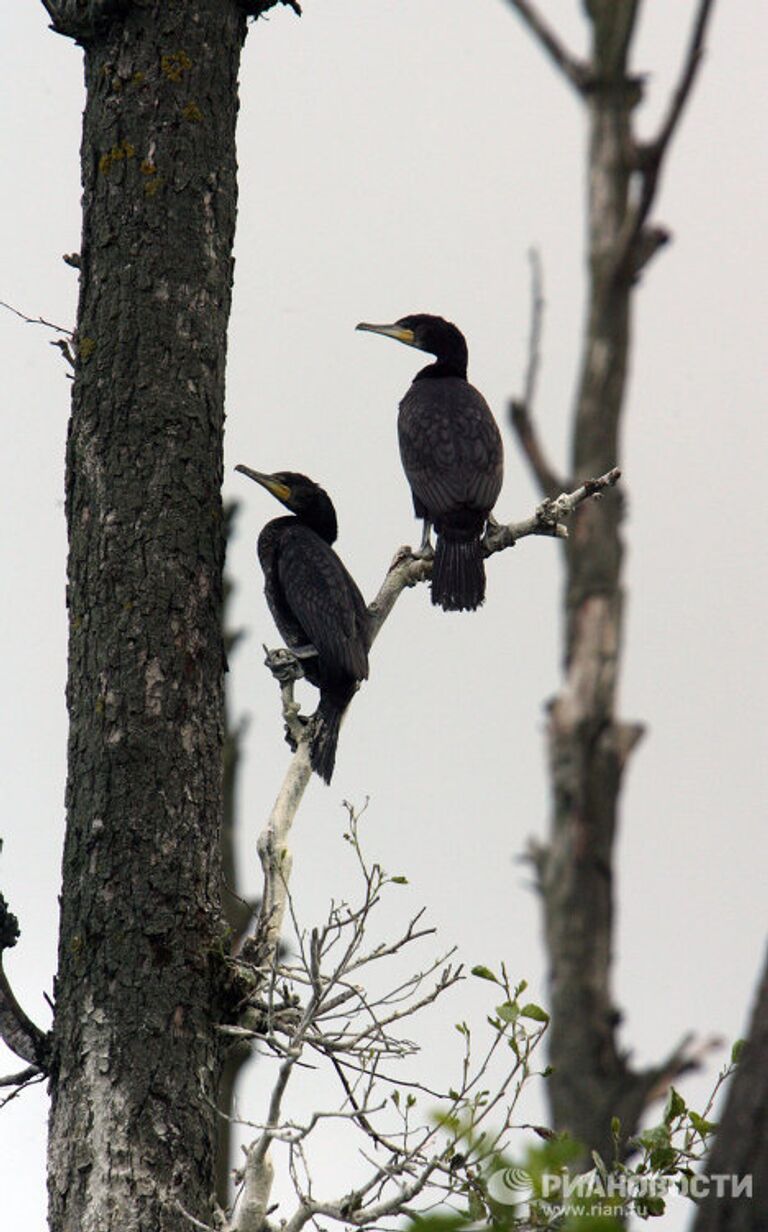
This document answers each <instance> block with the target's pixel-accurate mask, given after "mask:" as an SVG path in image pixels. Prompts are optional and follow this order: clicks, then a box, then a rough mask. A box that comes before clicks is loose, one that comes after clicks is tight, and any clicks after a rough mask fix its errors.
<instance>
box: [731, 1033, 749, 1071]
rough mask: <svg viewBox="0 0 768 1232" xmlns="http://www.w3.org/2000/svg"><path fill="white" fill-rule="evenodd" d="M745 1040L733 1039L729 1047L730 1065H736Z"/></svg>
mask: <svg viewBox="0 0 768 1232" xmlns="http://www.w3.org/2000/svg"><path fill="white" fill-rule="evenodd" d="M746 1042H747V1041H746V1040H743V1039H737V1040H735V1041H734V1045H733V1048H732V1049H731V1065H738V1063H739V1061H740V1060H741V1054H742V1052H743V1051H744V1045H745V1044H746Z"/></svg>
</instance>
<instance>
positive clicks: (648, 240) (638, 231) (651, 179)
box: [615, 0, 715, 277]
mask: <svg viewBox="0 0 768 1232" xmlns="http://www.w3.org/2000/svg"><path fill="white" fill-rule="evenodd" d="M714 5H715V0H699V5H698V9H697V11H696V16H695V18H694V22H693V26H692V28H691V37H690V39H689V42H688V48H687V51H686V55H685V59H684V60H683V65H682V68H681V70H680V76H679V78H678V83H677V86H676V88H675V90H674V93H673V95H672V98H671V99H670V104H669V108H668V110H667V114H666V116H665V118H664V120H663V121H662V123H661V127H660V129H659V132H658V135H657V136H656V137H655V138H654V139H653V140H652V141H650V142H648V143H647V144H646V145H643V146H641V147H639V148H638V151H637V157H638V171H639V174H640V180H641V187H640V196H639V200H638V202H637V204H636V205H635V206H634V208H632V209H630V210H628V212H627V217H626V220H625V225H624V227H623V229H622V235H621V236H620V238H619V241H618V243H617V257H616V266H615V267H616V271H617V273H618V274H620V275H621V274H625V273H628V272H629V273H631V275H632V276H633V277H635V276H636V275H637V273H638V272H639V270H640V269H642V268H643V267H644V266H645V265H646V264H647V263H648V261H649V260H650V259H651V257H652V256H654V254H655V253H656V252H657V251H658V249H659V248H660V247H661V246H662V245H663V244H665V243H667V241H668V239H669V233H668V232H667V231H666V230H665V229H664V228H659V227H655V228H650V229H649V230H648V229H646V228H645V222H646V219H647V218H648V215H649V213H650V211H651V207H652V205H653V202H654V200H655V199H656V193H657V190H658V186H659V177H660V175H661V169H662V165H663V163H664V158H665V155H666V153H667V150H668V148H669V144H670V142H671V140H672V138H673V136H674V134H675V132H676V130H677V127H678V125H679V123H680V120H681V118H682V115H683V112H684V110H685V106H686V103H687V102H688V99H689V97H690V94H691V90H692V89H693V85H694V82H695V80H696V76H697V74H698V71H699V67H700V65H701V62H702V60H703V57H704V43H705V39H706V33H707V26H708V24H709V19H710V17H711V15H712V10H713V9H714ZM638 249H639V251H638Z"/></svg>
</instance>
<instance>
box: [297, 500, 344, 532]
mask: <svg viewBox="0 0 768 1232" xmlns="http://www.w3.org/2000/svg"><path fill="white" fill-rule="evenodd" d="M323 497H324V498H325V499H318V500H316V501H315V502H314V503H313V504H312V506H311V507H310V508H309V509H303V510H302V512H301V513H299V514H296V520H297V521H299V522H301V523H302V525H304V526H308V527H309V528H310V530H313V531H314V532H315V534H316V535H319V536H320V538H321V539H324V540H325V542H326V543H335V542H336V540H337V538H338V535H339V527H338V523H337V521H336V510H335V509H334V507H333V505H332V504H331V501H330V498H329V497H328V496H326V495H325V493H323Z"/></svg>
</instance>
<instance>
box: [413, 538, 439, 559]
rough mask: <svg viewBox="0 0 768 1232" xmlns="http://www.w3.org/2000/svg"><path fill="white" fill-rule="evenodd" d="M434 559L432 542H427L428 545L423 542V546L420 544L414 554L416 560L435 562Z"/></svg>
mask: <svg viewBox="0 0 768 1232" xmlns="http://www.w3.org/2000/svg"><path fill="white" fill-rule="evenodd" d="M434 558H435V549H434V548H433V547H432V543H431V541H430V540H427V542H426V543H423V542H422V543H421V544H419V547H418V548H417V550H416V551H415V552H414V553H413V559H414V560H434Z"/></svg>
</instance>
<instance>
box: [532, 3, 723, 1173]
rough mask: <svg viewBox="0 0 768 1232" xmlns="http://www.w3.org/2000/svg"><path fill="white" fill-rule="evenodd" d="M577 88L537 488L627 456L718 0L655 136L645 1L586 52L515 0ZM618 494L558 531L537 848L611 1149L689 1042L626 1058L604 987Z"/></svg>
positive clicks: (581, 1052) (630, 745) (562, 1044)
mask: <svg viewBox="0 0 768 1232" xmlns="http://www.w3.org/2000/svg"><path fill="white" fill-rule="evenodd" d="M508 2H509V5H510V7H511V8H512V9H513V10H514V11H515V12H516V13H517V14H518V16H519V17H520V18H521V19H522V21H523V23H524V25H525V26H526V28H527V29H528V31H529V32H530V33H531V35H532V36H533V38H534V39H535V40H536V41H537V42H538V43H539V44H540V46H541V47H542V49H543V50H544V52H545V53H546V54H547V56H548V57H549V59H550V60H551V61H552V63H553V64H554V65H555V67H556V68H557V70H558V71H559V72H560V73H561V74H562V75H563V77H564V79H565V80H566V82H567V83H568V85H569V86H571V87H572V88H573V90H574V91H575V92H576V94H577V96H578V98H579V100H580V101H581V102H582V104H583V106H584V110H585V114H586V118H587V123H588V127H589V143H588V165H587V186H588V191H587V213H588V227H587V231H588V248H589V251H588V280H589V281H588V295H587V298H588V303H587V310H586V326H585V333H584V349H583V355H582V360H581V372H580V375H579V378H578V382H577V390H576V397H575V405H574V412H573V420H572V430H571V459H570V464H569V474H570V478H568V479H566V478H564V477H563V476H562V475H559V474H558V471H557V468H556V467H554V466H553V465H552V464H551V462H550V461H549V460H548V458H547V453H546V449H545V448H544V446H543V445H542V442H541V439H540V434H539V433H538V431H537V429H536V426H535V422H534V408H533V405H532V392H533V389H534V387H535V371H536V360H537V348H538V341H537V340H538V326H537V325H536V321H537V320H538V319H539V317H540V313H541V302H542V296H541V292H540V278H539V271H538V269H537V268H536V267H534V314H533V316H534V328H533V330H532V347H531V361H530V363H529V372H528V376H527V379H526V382H525V383H526V387H527V392H526V395H525V397H524V398H523V399H522V400H520V401H519V402H517V403H513V404H512V407H511V421H512V424H513V426H514V428H515V430H516V432H517V436H518V440H519V443H520V446H521V448H522V451H523V453H524V455H525V457H526V458H527V460H528V463H529V465H530V468H531V471H532V473H533V475H534V477H535V479H536V481H537V483H538V486H539V488H540V489H541V491H542V492H543V493H544V494H545V495H552V493H553V492H554V491H558V490H561V489H562V488H565V487H567V486H569V484H572V483H577V482H579V481H580V480H581V479H582V478H583V477H584V476H586V475H597V474H600V473H602V472H603V471H605V470H606V469H607V467H608V466H613V465H617V464H620V424H621V416H622V410H623V405H624V394H625V387H626V373H627V361H628V355H629V348H630V343H631V324H632V304H633V297H634V292H635V289H636V287H637V284H638V280H639V278H640V275H641V274H642V273H643V272H644V271H645V269H646V267H647V266H648V264H649V262H650V261H651V259H652V258H653V257H654V255H655V254H656V253H657V252H658V251H659V249H660V248H662V247H663V245H664V244H666V243H667V241H668V239H669V234H668V232H667V230H666V229H665V228H664V227H662V226H660V225H658V224H656V223H654V222H653V221H651V211H652V208H653V205H654V202H655V198H656V193H657V190H658V185H659V179H660V175H661V172H662V170H663V167H664V165H665V160H666V156H667V154H668V153H669V150H670V147H671V143H672V140H673V138H674V136H675V133H676V132H677V130H678V126H679V124H680V120H681V118H682V116H683V113H684V110H685V107H686V104H687V102H688V100H689V98H690V94H691V90H692V87H693V85H694V82H695V79H696V75H697V72H698V70H699V67H700V65H701V61H702V57H703V53H704V45H705V39H706V33H707V29H708V23H709V19H710V17H711V14H712V10H713V7H714V4H713V0H699V2H698V4H697V7H696V13H695V16H694V20H693V26H692V30H691V35H690V40H689V43H688V47H687V50H686V52H685V55H684V57H683V63H682V66H681V69H680V74H679V78H678V81H677V85H676V87H675V89H674V91H673V93H672V96H671V98H670V100H669V103H668V106H667V109H666V113H665V115H664V117H663V119H662V121H661V124H660V126H659V128H658V131H657V132H656V134H655V136H654V137H653V138H652V139H651V140H650V141H641V140H640V139H639V138H638V136H637V134H636V131H635V126H634V120H633V115H634V111H635V108H636V106H637V104H638V103H639V102H640V101H641V99H642V97H643V92H644V89H645V85H644V80H643V78H642V77H641V76H638V75H635V74H633V73H632V72H630V69H629V56H630V49H631V45H632V38H633V34H634V31H635V28H636V23H637V19H638V15H639V13H640V9H641V3H640V0H585V3H584V5H583V8H584V13H585V16H586V20H587V22H588V24H589V31H590V39H591V49H590V54H589V58H588V59H587V60H581V59H580V58H578V57H577V56H575V55H574V54H573V53H572V52H571V51H570V50H569V49H568V48H567V47H566V45H565V42H564V40H563V39H562V38H561V37H560V35H559V33H558V32H557V31H556V30H555V29H554V28H552V27H551V25H550V24H549V21H548V19H547V18H546V17H545V16H544V14H543V12H542V11H541V10H539V9H538V8H537V6H536V5H535V4H533V3H530V2H529V0H508ZM622 503H623V502H622V496H621V494H620V493H619V492H618V491H615V492H612V493H609V494H608V495H607V496H606V499H605V500H603V501H601V502H600V503H599V504H592V503H589V504H586V505H584V506H583V507H582V508H581V509H580V510H579V511H578V513H577V522H576V526H575V528H574V533H573V534H572V535H571V536H570V537H569V539H568V541H567V543H566V545H565V553H564V555H565V567H566V583H565V612H564V615H565V622H564V624H565V628H564V646H563V662H564V680H563V684H562V687H561V689H560V692H559V694H558V696H557V697H556V698H555V699H554V701H553V702H552V703H551V705H550V707H549V715H548V727H547V732H548V758H549V773H550V783H551V797H552V813H551V823H550V831H549V838H548V841H547V843H546V845H542V846H539V847H537V848H536V849H535V850H534V851H533V861H534V864H535V868H536V872H537V880H538V886H539V889H540V892H541V897H542V903H543V910H544V924H545V937H546V947H547V954H548V960H549V968H550V981H549V982H550V995H551V1011H552V1030H551V1032H550V1036H549V1048H550V1054H551V1059H552V1063H553V1066H554V1073H553V1075H552V1078H551V1081H550V1084H549V1090H550V1094H551V1102H552V1115H553V1119H554V1124H555V1126H556V1127H557V1128H559V1129H567V1130H569V1131H570V1132H571V1133H572V1134H574V1135H575V1137H577V1138H578V1139H579V1140H580V1141H582V1142H583V1143H585V1144H586V1145H587V1146H588V1147H590V1148H595V1149H597V1150H598V1151H600V1152H601V1153H605V1157H606V1158H610V1157H611V1154H612V1151H613V1141H612V1135H611V1119H612V1117H619V1118H620V1120H621V1123H622V1127H623V1131H624V1133H625V1135H626V1137H631V1136H632V1135H633V1134H634V1133H635V1131H636V1129H637V1126H638V1123H639V1119H640V1117H641V1116H642V1113H643V1111H644V1109H645V1108H646V1107H647V1105H648V1103H649V1101H651V1100H652V1099H653V1098H655V1097H658V1095H659V1094H660V1093H662V1092H663V1091H664V1089H665V1087H666V1086H667V1085H668V1084H669V1082H670V1081H671V1080H672V1079H673V1078H674V1077H675V1076H676V1075H677V1074H679V1073H680V1072H681V1071H683V1070H684V1069H685V1068H686V1067H687V1066H688V1064H689V1057H688V1054H687V1051H686V1048H685V1047H678V1048H675V1049H674V1050H673V1051H672V1053H671V1054H670V1055H669V1056H668V1057H666V1058H665V1059H664V1060H662V1061H660V1062H659V1064H658V1065H655V1066H652V1067H650V1068H648V1069H645V1070H635V1069H633V1068H632V1067H631V1066H630V1064H629V1062H628V1059H627V1056H626V1054H625V1053H624V1051H623V1050H622V1049H621V1047H620V1046H619V1043H618V1040H617V1027H618V1024H619V1021H620V1014H619V1012H618V1011H617V1009H616V1008H615V1006H614V1003H613V997H612V993H611V986H610V971H611V955H612V950H613V918H614V913H613V852H614V842H615V838H616V830H617V825H618V809H619V799H620V794H621V786H622V779H623V775H624V771H625V769H626V767H627V763H628V761H629V758H630V756H631V754H632V751H633V750H634V749H635V748H636V746H637V744H638V741H639V740H640V738H641V736H642V734H643V727H642V725H641V724H639V723H635V722H626V721H624V720H622V719H621V718H619V716H618V715H617V709H616V695H617V683H618V677H619V669H620V655H621V648H622V637H623V607H624V595H623V589H622V556H623V546H622V539H621V520H622Z"/></svg>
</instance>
